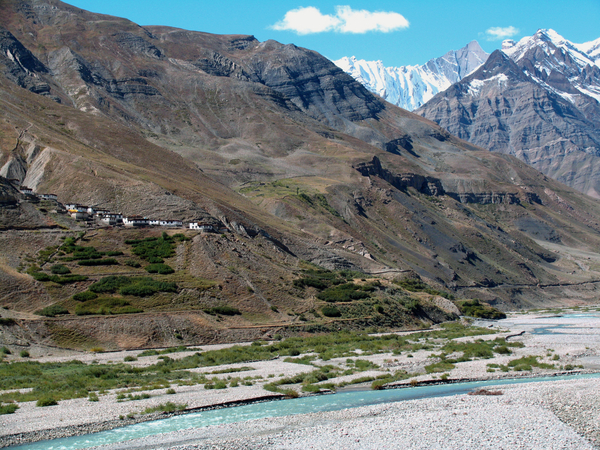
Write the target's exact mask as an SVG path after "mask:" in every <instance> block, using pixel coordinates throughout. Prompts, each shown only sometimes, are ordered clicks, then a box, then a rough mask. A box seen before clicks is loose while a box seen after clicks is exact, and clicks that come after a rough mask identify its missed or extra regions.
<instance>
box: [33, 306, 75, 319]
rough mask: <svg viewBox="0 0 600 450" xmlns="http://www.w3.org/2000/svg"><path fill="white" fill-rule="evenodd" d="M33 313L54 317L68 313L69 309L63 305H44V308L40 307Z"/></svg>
mask: <svg viewBox="0 0 600 450" xmlns="http://www.w3.org/2000/svg"><path fill="white" fill-rule="evenodd" d="M35 313H36V314H38V315H40V316H46V317H55V316H59V315H62V314H69V310H68V309H67V308H65V307H64V306H60V305H52V306H46V307H45V308H43V309H40V310H39V311H36V312H35Z"/></svg>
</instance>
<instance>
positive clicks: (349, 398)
mask: <svg viewBox="0 0 600 450" xmlns="http://www.w3.org/2000/svg"><path fill="white" fill-rule="evenodd" d="M577 377H579V378H581V377H600V373H599V374H586V375H568V376H555V377H537V378H521V379H504V380H487V381H473V382H465V383H454V384H442V385H433V386H417V387H410V388H402V389H386V390H381V391H347V392H340V393H337V394H331V395H319V396H314V397H303V398H297V399H289V400H276V401H269V402H262V403H254V404H249V405H243V406H235V407H231V408H222V409H215V410H210V411H202V412H195V413H189V414H183V415H179V416H174V417H170V418H168V419H161V420H155V421H151V422H143V423H138V424H135V425H128V426H124V427H121V428H115V429H113V430H109V431H102V432H99V433H93V434H87V435H84V436H73V437H69V438H62V439H54V440H51V441H41V442H36V443H33V444H27V445H21V446H18V447H12V448H15V449H17V448H18V449H20V450H25V449H26V450H59V449H60V450H70V449H81V448H89V447H93V446H98V445H105V444H114V443H117V442H123V441H127V440H130V439H137V438H142V437H147V436H153V435H156V434H160V433H169V432H172V431H179V430H185V429H189V428H200V427H206V426H210V425H219V424H227V423H233V422H242V421H246V420H251V419H262V418H268V417H280V416H287V415H292V414H305V413H313V412H321V411H337V410H341V409H346V408H356V407H359V406H368V405H376V404H381V403H387V402H397V401H403V400H413V399H420V398H429V397H444V396H452V395H458V394H464V393H467V392H469V391H471V390H473V389H476V388H480V387H485V386H499V385H507V384H518V383H533V382H540V381H552V380H561V379H574V378H577Z"/></svg>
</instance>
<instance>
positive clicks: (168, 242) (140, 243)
mask: <svg viewBox="0 0 600 450" xmlns="http://www.w3.org/2000/svg"><path fill="white" fill-rule="evenodd" d="M177 240H181V239H180V238H175V237H174V236H169V235H168V234H166V233H163V235H162V236H161V237H160V238H146V239H138V240H129V241H125V243H126V244H130V245H132V246H133V249H132V253H133V254H134V255H137V256H139V257H140V258H142V259H145V260H146V261H149V260H150V258H160V259H164V258H170V257H171V256H173V255H175V245H176V244H175V241H177Z"/></svg>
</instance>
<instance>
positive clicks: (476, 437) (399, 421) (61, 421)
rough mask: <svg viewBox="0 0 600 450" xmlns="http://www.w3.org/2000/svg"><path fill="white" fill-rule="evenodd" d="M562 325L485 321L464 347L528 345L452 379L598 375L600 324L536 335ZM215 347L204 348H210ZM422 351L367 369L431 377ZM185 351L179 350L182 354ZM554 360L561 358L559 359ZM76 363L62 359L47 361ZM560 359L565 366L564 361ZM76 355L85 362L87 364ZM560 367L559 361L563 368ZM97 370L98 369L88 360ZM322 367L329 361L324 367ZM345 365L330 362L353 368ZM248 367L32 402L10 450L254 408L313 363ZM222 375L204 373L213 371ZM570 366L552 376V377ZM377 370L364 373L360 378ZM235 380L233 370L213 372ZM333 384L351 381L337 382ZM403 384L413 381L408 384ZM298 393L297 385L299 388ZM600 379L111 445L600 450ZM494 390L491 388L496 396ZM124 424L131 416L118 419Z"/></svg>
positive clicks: (3, 427)
mask: <svg viewBox="0 0 600 450" xmlns="http://www.w3.org/2000/svg"><path fill="white" fill-rule="evenodd" d="M557 320H558V319H557V318H556V317H539V316H535V315H514V316H512V317H510V318H509V319H507V320H504V321H499V322H493V323H486V322H482V323H480V324H479V325H480V326H485V327H493V328H494V329H498V332H499V333H498V334H496V335H488V336H479V337H474V338H460V339H495V338H496V337H503V336H506V335H508V334H511V335H514V334H515V333H516V334H518V333H520V332H522V331H523V332H524V334H523V335H519V336H516V337H514V338H510V339H511V340H518V341H520V342H523V343H524V344H525V347H524V348H515V349H513V351H514V353H513V354H512V355H495V358H494V359H493V360H490V359H480V360H474V361H468V362H464V363H460V364H457V365H456V367H455V368H454V369H452V370H450V371H449V379H450V380H451V379H454V380H457V379H490V378H501V377H505V376H518V375H521V374H525V373H527V374H529V375H545V374H548V373H549V372H553V371H552V370H541V369H538V368H533V371H532V372H515V373H510V374H509V373H503V372H500V371H498V370H496V371H495V372H493V373H490V369H489V367H488V364H489V363H492V362H493V363H496V364H507V362H508V361H509V360H510V359H514V358H518V357H522V356H526V355H537V356H538V357H539V358H540V361H544V362H547V363H552V364H557V365H558V366H556V367H557V369H559V366H563V367H564V366H566V365H574V366H576V365H579V364H582V365H583V366H584V367H585V368H586V369H588V370H592V371H594V370H598V369H600V317H584V318H567V319H560V322H561V324H562V325H561V326H562V328H560V329H557V330H556V332H555V333H551V334H536V327H539V326H552V325H553V324H556V323H557ZM206 349H208V348H203V349H202V350H206ZM413 353H414V354H412V355H410V356H409V355H407V354H402V355H396V356H394V355H391V354H378V355H364V356H362V355H361V359H365V360H369V361H371V362H372V363H374V364H376V365H377V366H378V368H377V369H375V370H372V372H368V374H369V375H372V376H376V375H377V374H379V373H383V372H381V371H386V370H407V371H408V372H410V373H413V372H421V373H422V372H423V367H424V366H425V365H426V364H429V363H430V362H431V361H432V359H431V356H432V355H431V353H432V352H431V351H425V350H419V351H416V352H413ZM133 354H134V353H133V352H122V353H119V354H116V353H113V354H101V355H89V356H88V359H90V361H89V362H91V359H92V358H93V359H96V360H101V361H99V362H105V361H104V359H106V362H108V361H117V362H118V361H119V360H122V359H123V358H125V357H126V356H129V355H133ZM185 354H186V353H183V354H173V355H172V356H173V357H181V356H183V355H185ZM555 355H556V356H555ZM68 358H73V356H72V355H62V354H61V355H56V356H53V357H50V356H48V357H46V358H44V360H45V361H59V360H67V359H68ZM554 358H556V359H554ZM77 359H83V358H80V357H77ZM156 359H157V357H156V356H151V357H144V358H141V357H140V358H139V360H138V361H136V362H135V364H136V365H149V364H152V363H154V362H156ZM556 361H558V362H556ZM85 362H88V361H85ZM316 362H317V363H318V364H321V362H319V361H316ZM344 362H345V359H343V358H342V359H340V360H339V361H337V360H330V361H327V362H324V363H326V364H336V365H337V364H339V365H342V364H344ZM238 366H239V367H243V368H244V370H245V371H244V372H241V373H243V374H244V375H250V376H253V377H257V379H258V380H257V381H256V382H255V384H254V385H253V386H239V387H235V388H227V389H223V390H206V389H204V387H203V386H202V385H196V386H177V387H176V394H173V395H168V394H167V393H166V390H164V389H163V390H154V391H149V393H150V394H151V398H148V399H144V400H140V401H135V402H117V400H116V396H117V393H116V392H110V393H108V394H106V395H101V396H100V398H99V401H98V402H89V401H88V400H87V399H85V398H81V399H72V400H64V401H61V402H59V405H57V406H51V407H46V408H39V407H36V406H35V403H34V402H24V403H21V404H20V405H19V406H20V408H19V409H18V410H17V412H16V413H15V414H9V415H3V416H0V447H4V446H7V445H14V444H17V443H22V442H31V441H36V440H40V439H50V438H56V437H63V436H70V435H81V434H86V433H90V432H94V431H99V430H105V429H111V428H115V427H118V426H122V425H125V424H129V423H134V422H139V421H146V420H148V419H150V418H157V417H164V416H160V415H154V416H137V415H136V416H135V417H134V418H127V415H128V414H130V415H131V413H138V412H139V411H141V410H143V409H144V408H147V407H151V406H154V405H157V404H160V403H164V402H166V401H172V402H175V403H186V404H187V405H188V408H199V407H210V406H211V405H216V404H220V403H226V402H234V401H241V402H243V401H246V400H251V399H253V398H259V397H263V396H266V395H270V393H269V392H267V391H265V390H264V389H263V388H262V385H263V384H264V383H266V382H270V381H274V380H277V379H280V378H282V377H289V376H293V375H295V374H298V373H301V372H306V371H308V370H311V368H310V367H309V366H306V365H302V364H295V363H290V362H284V361H283V360H282V359H277V360H270V361H261V362H252V363H243V364H232V365H228V366H223V367H226V368H233V369H235V368H237V367H238ZM215 369H218V367H212V368H201V369H196V370H197V371H198V372H207V371H214V370H215ZM557 371H558V372H560V370H554V372H557ZM366 374H367V372H359V373H357V374H356V375H355V376H356V377H361V376H364V375H366ZM214 376H216V377H218V378H221V377H223V378H225V377H227V376H228V374H221V375H214ZM338 378H339V379H337V380H336V379H333V380H331V381H334V382H341V381H347V380H346V378H345V377H344V378H343V377H338ZM439 378H440V374H423V375H419V376H415V377H413V380H414V381H415V382H419V383H423V382H430V381H439ZM409 381H410V380H405V381H404V383H409ZM296 388H298V387H296ZM599 388H600V379H599V378H595V379H577V380H569V381H560V380H556V381H549V382H536V383H527V384H520V385H510V386H501V387H499V388H498V389H500V390H501V391H502V392H503V395H498V396H475V395H458V396H453V397H443V398H429V399H422V400H410V401H403V402H396V403H388V404H382V405H377V406H368V407H360V408H354V409H347V410H342V411H335V412H326V413H313V414H301V415H294V416H287V417H278V418H271V419H259V420H252V421H249V422H243V423H236V424H228V425H219V426H210V427H205V428H197V429H190V430H184V431H178V432H174V433H168V434H163V435H157V436H151V437H146V438H143V439H138V440H135V441H129V442H124V443H119V444H112V445H109V446H105V447H102V448H103V449H133V448H145V449H154V448H165V449H166V448H169V449H171V448H177V449H180V450H182V449H209V448H210V449H234V448H235V449H258V448H260V449H265V448H266V449H270V448H272V449H296V448H297V449H300V448H302V449H338V448H347V449H359V448H360V449H370V448H378V449H379V448H403V449H405V448H406V449H426V448H427V449H476V448H477V449H481V448H494V449H507V450H508V449H542V448H543V449H546V448H548V449H563V448H564V449H588V448H590V449H591V448H600V446H598V443H599V442H600V389H599ZM488 389H492V388H488ZM119 416H122V417H123V419H119Z"/></svg>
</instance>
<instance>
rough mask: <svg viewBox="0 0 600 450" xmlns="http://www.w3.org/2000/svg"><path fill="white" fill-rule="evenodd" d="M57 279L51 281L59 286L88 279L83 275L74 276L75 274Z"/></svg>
mask: <svg viewBox="0 0 600 450" xmlns="http://www.w3.org/2000/svg"><path fill="white" fill-rule="evenodd" d="M57 278H58V279H53V280H52V281H54V282H55V283H59V284H68V283H77V282H78V281H85V280H87V279H88V277H86V276H85V275H75V274H69V275H65V276H64V277H57Z"/></svg>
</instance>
